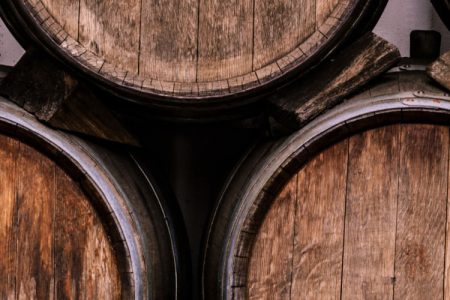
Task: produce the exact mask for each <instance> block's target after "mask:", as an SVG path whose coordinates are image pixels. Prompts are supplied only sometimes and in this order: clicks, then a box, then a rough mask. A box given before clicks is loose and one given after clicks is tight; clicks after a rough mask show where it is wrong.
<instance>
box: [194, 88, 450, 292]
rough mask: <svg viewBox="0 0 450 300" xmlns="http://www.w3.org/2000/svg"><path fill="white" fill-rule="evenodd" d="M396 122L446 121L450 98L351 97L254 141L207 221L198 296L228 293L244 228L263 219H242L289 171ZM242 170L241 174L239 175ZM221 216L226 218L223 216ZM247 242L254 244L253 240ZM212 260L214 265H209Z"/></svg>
mask: <svg viewBox="0 0 450 300" xmlns="http://www.w3.org/2000/svg"><path fill="white" fill-rule="evenodd" d="M397 123H431V124H445V125H450V96H449V95H448V93H445V92H442V94H432V93H427V92H423V91H409V92H400V93H393V94H389V95H384V96H379V97H367V98H363V99H361V98H357V99H352V100H348V101H346V102H344V103H343V104H341V105H339V106H337V107H335V108H333V109H332V110H330V111H328V112H327V113H325V114H324V115H322V116H320V117H318V118H316V119H315V120H313V121H312V122H311V123H309V124H308V125H306V126H305V127H304V128H303V129H301V130H300V131H298V132H297V133H294V134H293V135H291V136H290V137H288V138H287V139H286V140H284V141H278V142H275V143H274V144H271V143H270V142H269V143H267V142H264V141H259V142H258V143H257V145H255V146H254V148H253V149H252V150H251V151H250V152H249V153H247V154H246V156H245V157H244V158H243V159H242V160H241V161H240V162H239V164H238V165H237V166H236V168H235V169H234V171H233V173H232V174H231V176H230V177H229V180H228V182H227V184H226V185H225V187H224V188H223V190H222V193H221V195H220V197H219V200H218V204H217V206H216V208H215V210H214V212H213V217H212V219H211V220H210V224H209V228H208V232H207V233H208V235H207V238H206V242H205V250H204V254H203V261H202V293H203V297H204V298H207V296H206V295H207V294H208V293H207V290H208V289H215V291H214V293H215V294H216V295H217V297H219V298H220V299H228V298H229V297H230V295H232V289H233V287H232V282H233V278H234V273H233V270H235V269H237V268H236V267H235V266H236V265H237V264H239V263H236V256H237V257H238V258H242V257H244V258H245V257H247V256H245V253H244V254H243V252H245V250H242V249H241V248H242V247H244V246H245V245H244V246H242V245H243V244H242V243H243V242H242V232H243V231H244V232H245V234H246V235H249V234H250V235H253V239H254V236H256V234H257V232H252V230H249V229H248V228H249V227H253V226H254V227H255V228H258V226H260V225H261V224H260V223H261V222H262V220H257V221H256V223H253V224H251V225H253V226H250V225H249V224H244V222H245V221H247V220H251V222H255V219H257V218H256V217H255V215H258V217H261V215H259V214H258V213H261V212H258V207H260V206H262V207H264V208H267V207H268V206H267V205H270V204H271V203H272V202H273V200H274V199H275V198H276V195H277V194H278V192H279V191H280V190H281V188H282V187H283V186H284V184H285V183H286V182H287V181H288V179H289V178H290V176H291V175H292V174H294V172H297V171H298V170H299V169H300V168H302V167H303V166H305V165H306V164H307V163H308V161H309V160H310V159H311V158H312V157H314V156H315V155H317V154H318V153H320V152H321V151H322V150H324V149H325V148H326V147H329V146H331V145H332V144H334V143H335V142H337V141H340V140H342V139H343V138H346V137H349V136H351V135H352V134H356V133H358V132H361V131H362V130H369V129H373V128H377V127H381V126H386V125H389V124H397ZM258 152H259V153H258ZM255 153H256V155H255ZM252 156H259V157H260V161H258V162H257V164H258V165H257V166H250V165H249V162H248V161H249V157H250V158H251V157H252ZM253 167H256V168H254V169H253ZM246 168H252V172H249V171H247V172H245V171H246ZM242 171H244V173H243V174H240V172H241V173H242ZM233 183H234V185H236V183H238V184H237V185H238V186H239V189H240V190H243V192H242V193H241V194H240V195H239V197H237V196H235V195H234V196H233V194H232V192H230V191H228V189H229V187H230V186H233ZM231 199H232V200H233V201H231ZM227 202H233V203H231V204H230V203H227ZM227 206H228V207H227ZM264 208H263V209H264ZM224 211H225V213H226V212H228V214H225V216H224V215H222V214H221V213H222V212H224ZM265 213H267V211H266V212H265ZM265 213H263V215H262V217H261V219H263V218H264V216H265ZM220 217H225V218H226V220H223V218H222V219H221V218H220ZM221 221H222V223H221ZM218 227H222V229H218ZM218 230H222V232H223V233H224V234H225V235H224V236H221V237H220V241H225V242H224V243H222V247H221V248H220V249H213V248H214V247H215V248H217V245H214V244H215V240H214V239H215V238H217V237H214V233H215V232H217V231H218ZM250 244H253V240H252V241H251V242H250ZM250 247H251V246H250ZM211 249H213V250H211ZM214 250H216V251H219V252H220V254H218V253H217V252H216V253H213V254H214V255H215V256H216V257H218V258H212V253H210V252H211V251H214ZM247 250H248V251H251V248H248V249H247ZM238 251H241V252H238ZM211 259H215V260H216V262H215V261H213V262H211ZM217 261H218V264H219V265H214V264H215V263H217ZM247 261H248V257H247ZM247 264H248V262H247ZM244 265H245V263H244ZM244 265H239V266H240V267H239V269H242V268H244V269H245V268H246V267H247V265H245V266H244ZM242 266H244V267H242ZM208 267H211V268H217V269H213V270H212V271H211V274H210V275H211V276H208V275H207V272H209V271H208V269H207V268H208ZM245 270H246V269H245ZM216 274H217V275H216ZM211 277H213V278H211ZM237 288H239V286H237Z"/></svg>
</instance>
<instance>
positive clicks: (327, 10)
mask: <svg viewBox="0 0 450 300" xmlns="http://www.w3.org/2000/svg"><path fill="white" fill-rule="evenodd" d="M339 2H342V1H339V0H316V28H317V29H318V28H320V26H321V25H322V24H324V23H325V21H326V20H327V19H328V17H330V16H331V14H332V13H333V11H334V10H335V9H336V7H337V6H338V4H339Z"/></svg>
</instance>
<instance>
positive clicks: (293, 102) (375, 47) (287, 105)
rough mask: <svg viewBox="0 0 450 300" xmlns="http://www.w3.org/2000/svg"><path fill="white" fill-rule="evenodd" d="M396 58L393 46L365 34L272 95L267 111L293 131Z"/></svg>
mask: <svg viewBox="0 0 450 300" xmlns="http://www.w3.org/2000/svg"><path fill="white" fill-rule="evenodd" d="M399 58H400V53H399V51H398V49H397V48H396V47H395V46H394V45H392V44H390V43H389V42H387V41H385V40H384V39H382V38H380V37H378V36H377V35H375V34H373V33H370V34H366V35H365V36H363V37H362V38H361V39H359V40H358V41H357V42H355V43H354V44H352V45H350V46H349V47H347V48H346V49H344V50H342V51H341V52H340V53H339V54H338V55H337V56H335V57H334V61H329V62H328V63H325V64H323V66H322V67H319V68H318V69H316V70H315V71H313V72H312V73H311V74H310V75H309V76H308V77H307V78H305V79H304V80H302V81H301V82H296V83H295V85H291V86H290V87H288V88H285V89H284V90H280V91H279V92H277V93H275V94H274V95H273V96H272V97H271V98H270V99H269V102H270V104H271V108H272V109H271V110H269V111H270V112H271V114H273V116H274V117H275V118H276V119H277V120H278V121H279V122H280V123H281V124H284V125H285V126H286V127H290V128H292V130H296V129H298V128H300V127H302V126H303V125H304V124H306V123H307V122H308V121H310V120H311V119H312V118H314V117H316V116H317V115H319V114H321V113H322V112H324V111H325V110H327V109H329V108H331V107H333V106H334V105H336V104H338V103H339V102H340V101H342V100H343V99H344V97H345V96H347V95H349V94H350V93H352V92H354V91H356V90H357V89H358V88H360V87H361V86H363V85H364V84H366V83H367V82H369V81H370V80H372V79H374V78H375V77H377V76H379V75H380V74H382V73H384V72H385V71H386V70H388V69H389V68H390V67H391V66H392V65H393V64H395V63H396V62H397V61H398V59H399Z"/></svg>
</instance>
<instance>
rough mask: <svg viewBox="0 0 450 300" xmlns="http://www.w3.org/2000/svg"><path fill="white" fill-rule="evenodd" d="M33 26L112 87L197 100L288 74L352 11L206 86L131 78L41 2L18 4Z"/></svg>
mask: <svg viewBox="0 0 450 300" xmlns="http://www.w3.org/2000/svg"><path fill="white" fill-rule="evenodd" d="M21 1H23V2H24V5H25V7H26V9H27V10H28V13H29V14H30V15H31V17H32V18H33V20H34V22H35V23H36V24H37V25H38V26H41V27H42V29H43V30H44V32H45V33H46V34H48V35H49V37H50V38H51V39H52V41H53V42H54V43H56V44H57V46H59V48H60V49H61V50H62V51H64V52H65V54H66V55H68V56H70V57H72V58H74V59H75V60H76V61H77V62H78V63H79V64H81V65H82V66H83V67H84V68H86V69H88V70H89V71H91V72H93V73H95V74H97V75H99V76H100V77H103V78H106V79H107V80H109V81H111V82H112V83H114V84H117V85H120V86H124V87H127V88H131V89H133V90H137V91H141V92H144V93H146V92H148V93H153V94H158V95H167V96H175V97H184V98H198V97H207V96H226V95H229V94H234V93H239V92H243V91H247V90H250V89H253V88H256V87H258V86H261V85H264V84H266V83H269V82H271V81H273V80H275V79H278V78H279V77H281V76H282V75H283V74H284V73H287V72H289V71H292V70H293V69H295V68H296V67H297V66H299V65H301V64H302V63H303V62H305V61H306V60H308V58H309V57H311V56H312V55H314V54H316V53H317V52H318V51H319V50H320V45H323V44H325V43H326V42H327V40H328V39H329V38H330V37H332V36H333V35H334V33H335V32H336V31H338V30H339V24H340V23H343V22H345V21H347V19H348V18H349V16H350V15H351V13H352V12H353V11H354V9H350V10H349V9H348V8H349V7H350V6H351V5H352V4H354V1H352V0H348V1H341V2H340V3H339V4H338V5H337V6H336V7H335V9H334V11H333V12H332V13H331V14H330V16H329V17H328V18H327V19H326V20H325V22H324V23H323V24H322V25H321V26H320V27H319V28H317V30H316V31H315V32H314V33H313V34H312V35H311V36H310V37H309V38H308V39H306V40H305V41H303V43H301V44H300V45H298V46H297V47H296V48H295V49H293V50H292V51H290V52H289V53H287V54H286V55H284V56H283V57H281V58H279V59H277V60H275V61H274V62H272V63H270V64H268V65H265V66H263V67H262V68H260V69H258V70H254V71H252V72H250V73H247V74H244V75H241V76H237V77H233V78H228V79H223V80H218V81H210V82H173V81H162V80H159V79H153V78H148V77H144V76H140V75H136V74H131V73H129V72H128V71H126V70H123V69H121V68H119V67H117V66H115V65H113V64H111V63H110V62H108V61H106V60H105V59H104V58H102V57H99V56H98V55H96V54H95V53H93V52H91V51H89V50H88V49H86V48H85V47H84V46H83V45H81V44H80V43H79V42H78V41H76V40H75V39H74V38H72V37H71V36H69V34H68V33H67V32H66V31H65V30H64V28H63V27H62V26H61V25H60V24H59V23H58V22H57V21H56V20H55V18H54V17H53V16H51V15H50V13H49V12H48V10H47V8H46V7H45V6H44V4H43V3H42V1H41V0H21Z"/></svg>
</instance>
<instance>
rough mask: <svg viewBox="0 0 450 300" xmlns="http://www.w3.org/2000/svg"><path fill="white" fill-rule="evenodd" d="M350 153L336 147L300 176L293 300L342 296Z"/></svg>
mask: <svg viewBox="0 0 450 300" xmlns="http://www.w3.org/2000/svg"><path fill="white" fill-rule="evenodd" d="M347 152H348V143H346V142H344V143H341V144H338V145H336V146H333V147H332V148H330V149H328V150H326V151H325V152H323V153H321V154H320V155H318V156H317V157H316V158H315V159H314V160H313V161H312V162H310V163H309V164H308V165H307V166H306V168H304V169H303V170H302V171H300V173H299V174H298V194H297V199H298V200H297V207H298V208H297V214H296V219H295V227H294V234H295V240H294V253H293V255H294V257H293V258H292V260H293V270H292V271H293V275H292V290H291V299H294V298H296V297H299V298H302V299H324V300H325V299H336V298H339V295H340V290H341V275H342V254H343V253H342V251H343V249H342V244H343V240H344V214H345V189H346V180H347V166H348V163H347ZM317 173H319V174H326V175H325V176H317V175H316V174H317Z"/></svg>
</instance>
